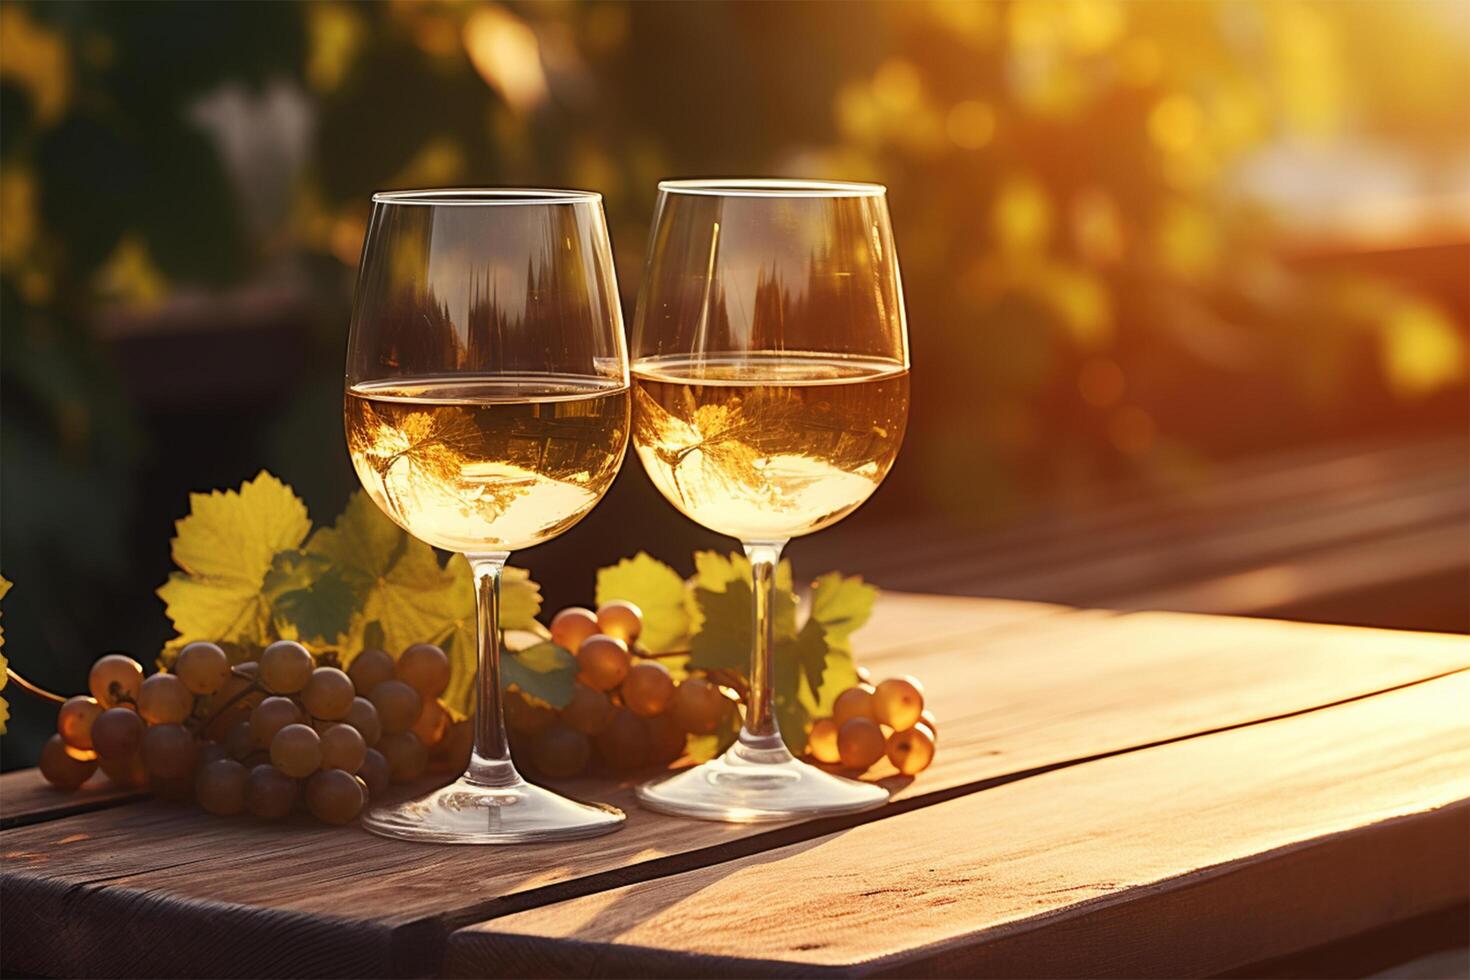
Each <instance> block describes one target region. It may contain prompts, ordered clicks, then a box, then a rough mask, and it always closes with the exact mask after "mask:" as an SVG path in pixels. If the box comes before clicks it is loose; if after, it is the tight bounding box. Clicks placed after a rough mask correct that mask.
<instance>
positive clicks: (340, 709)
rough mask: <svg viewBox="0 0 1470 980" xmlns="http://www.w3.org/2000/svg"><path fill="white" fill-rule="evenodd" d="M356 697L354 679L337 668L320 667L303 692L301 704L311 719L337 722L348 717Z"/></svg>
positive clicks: (314, 672) (313, 673)
mask: <svg viewBox="0 0 1470 980" xmlns="http://www.w3.org/2000/svg"><path fill="white" fill-rule="evenodd" d="M356 696H357V692H356V691H355V690H354V689H353V686H352V678H350V677H348V676H347V675H346V674H344V673H343V672H342V671H340V670H338V669H337V668H336V667H318V668H316V669H315V670H313V671H312V672H311V679H310V680H308V681H307V682H306V688H305V689H304V690H303V691H302V692H301V703H302V704H303V705H305V706H306V713H307V714H308V715H310V716H311V717H313V718H323V719H326V720H328V721H337V720H339V719H341V718H344V717H346V715H347V711H348V709H349V708H351V707H352V699H353V698H354V697H356Z"/></svg>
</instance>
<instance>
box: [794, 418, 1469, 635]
mask: <svg viewBox="0 0 1470 980" xmlns="http://www.w3.org/2000/svg"><path fill="white" fill-rule="evenodd" d="M1302 456H1303V457H1304V460H1293V458H1291V457H1289V456H1288V457H1286V458H1285V459H1282V458H1272V459H1270V460H1267V461H1264V462H1258V463H1252V464H1248V465H1246V466H1244V467H1236V468H1233V469H1232V468H1229V467H1227V468H1226V472H1225V473H1224V474H1223V475H1222V477H1221V478H1220V479H1219V480H1218V481H1212V482H1211V483H1210V484H1208V485H1205V486H1202V487H1197V488H1192V489H1190V490H1187V491H1180V492H1176V493H1172V494H1158V493H1154V494H1152V495H1147V496H1144V497H1142V498H1141V499H1135V500H1124V501H1121V502H1119V503H1115V504H1104V505H1100V506H1094V507H1093V508H1091V509H1089V510H1088V511H1086V512H1084V513H1081V514H1077V515H1065V516H1062V517H1054V518H1042V519H1036V520H1032V521H1029V522H1025V523H1023V524H1021V525H1020V526H1019V527H1016V528H1013V529H1008V530H1001V531H983V532H977V531H971V532H964V531H962V530H959V529H956V528H954V527H937V526H936V527H929V528H927V529H926V528H916V527H913V526H905V527H894V528H886V529H885V528H875V529H870V530H869V531H868V532H867V533H865V534H864V536H863V539H862V541H861V544H860V546H859V544H858V543H857V542H851V543H848V542H845V540H844V539H842V538H841V537H840V536H839V537H835V538H832V539H816V540H814V541H813V542H811V543H809V544H805V545H803V550H800V551H798V552H797V553H796V555H797V558H798V560H802V561H804V564H807V565H811V564H814V563H815V564H818V565H827V564H831V565H834V566H836V567H842V568H844V569H848V570H850V571H855V572H864V573H869V574H875V575H876V574H880V573H881V575H882V578H883V581H885V582H887V583H888V584H889V585H891V586H893V587H896V588H903V589H911V590H914V591H921V592H930V591H939V592H946V593H951V594H964V595H987V596H997V595H1000V596H1006V597H1012V598H1032V599H1035V598H1041V599H1049V600H1053V601H1060V602H1067V603H1072V604H1077V605H1105V606H1110V607H1116V608H1130V609H1134V608H1145V607H1149V605H1150V603H1152V602H1155V601H1161V602H1167V603H1171V605H1168V606H1167V607H1166V608H1177V609H1188V610H1191V611H1199V612H1211V611H1228V612H1233V613H1242V612H1244V613H1250V612H1253V611H1259V610H1261V609H1263V608H1265V607H1259V606H1247V607H1240V608H1231V607H1229V606H1228V604H1226V603H1227V600H1228V590H1227V595H1225V596H1217V595H1214V594H1213V593H1210V592H1209V591H1208V583H1209V582H1210V581H1211V580H1213V579H1216V578H1219V577H1222V576H1226V575H1231V574H1235V573H1246V572H1249V571H1251V570H1252V569H1254V568H1256V567H1259V566H1262V565H1269V564H1272V563H1277V562H1286V561H1292V560H1295V559H1297V558H1300V557H1302V556H1303V555H1306V554H1310V553H1314V552H1318V551H1324V550H1331V549H1335V548H1339V547H1342V546H1345V545H1354V544H1356V545H1360V546H1362V550H1363V551H1364V553H1365V554H1366V555H1367V556H1368V557H1367V558H1366V560H1365V561H1359V564H1366V567H1368V568H1369V569H1371V571H1372V573H1373V574H1374V575H1376V576H1378V581H1380V582H1382V581H1385V580H1394V579H1399V578H1404V577H1407V576H1408V575H1410V574H1411V573H1412V571H1413V570H1412V569H1411V568H1409V567H1408V566H1405V567H1403V568H1400V567H1399V565H1398V564H1396V563H1395V553H1396V552H1395V549H1394V547H1393V545H1394V543H1395V542H1398V541H1400V539H1405V538H1410V537H1413V536H1414V535H1415V534H1417V533H1428V532H1430V531H1438V533H1441V534H1443V535H1444V537H1443V538H1442V539H1441V547H1439V548H1438V549H1435V553H1436V554H1438V553H1440V552H1444V551H1445V550H1446V549H1445V547H1444V541H1451V542H1456V543H1457V544H1459V545H1460V547H1459V548H1458V551H1457V552H1455V553H1451V554H1450V555H1449V557H1448V558H1447V559H1443V560H1441V561H1440V562H1439V564H1441V565H1442V564H1443V563H1444V561H1450V562H1452V563H1453V562H1456V561H1457V562H1458V564H1456V565H1453V567H1456V568H1459V569H1462V570H1465V571H1466V573H1467V575H1470V562H1467V561H1466V557H1465V553H1464V548H1463V546H1462V545H1463V540H1464V537H1465V534H1466V533H1467V531H1470V498H1467V497H1466V495H1465V493H1464V483H1465V474H1466V472H1467V466H1470V460H1467V456H1466V445H1465V443H1464V440H1463V438H1457V439H1447V438H1432V439H1428V440H1425V441H1424V442H1422V443H1414V444H1411V445H1409V446H1406V447H1402V446H1401V447H1387V448H1382V449H1377V450H1371V451H1361V450H1354V449H1352V448H1351V447H1349V448H1344V447H1333V448H1332V449H1331V450H1330V451H1329V452H1328V453H1327V455H1326V456H1325V457H1321V458H1318V456H1317V455H1309V454H1306V453H1303V454H1302ZM1242 473H1243V475H1242ZM1441 529H1442V530H1441ZM1380 540H1381V541H1383V542H1385V545H1386V548H1387V550H1386V552H1385V553H1384V554H1382V555H1376V556H1375V555H1374V553H1373V552H1372V548H1371V544H1372V542H1374V541H1380ZM1411 547H1412V542H1408V541H1404V543H1403V546H1402V547H1398V548H1397V551H1399V552H1403V553H1404V554H1405V555H1409V556H1410V557H1417V558H1420V559H1422V557H1423V556H1422V555H1416V553H1414V552H1413V551H1412V550H1411ZM1375 557H1376V560H1374V559H1375ZM1342 559H1349V560H1355V556H1353V555H1343V556H1340V557H1339V560H1342ZM1418 563H1419V564H1422V560H1421V561H1420V562H1418ZM1411 564H1414V563H1413V562H1411ZM1180 582H1195V583H1198V584H1199V589H1197V590H1196V591H1194V592H1191V593H1178V594H1175V593H1168V592H1166V593H1165V594H1164V595H1163V596H1162V597H1161V598H1160V599H1158V600H1154V599H1144V598H1139V596H1141V595H1143V594H1149V593H1152V592H1154V591H1157V590H1166V589H1168V588H1169V587H1170V586H1173V585H1176V584H1179V583H1180ZM1338 587H1339V583H1338V582H1337V580H1336V578H1333V577H1328V578H1320V579H1317V578H1312V579H1305V580H1303V581H1302V582H1300V583H1298V585H1297V589H1298V590H1301V591H1302V593H1303V594H1304V595H1305V596H1306V598H1307V599H1311V600H1315V599H1318V598H1321V597H1322V596H1324V595H1332V594H1337V593H1335V592H1333V591H1331V590H1333V589H1336V588H1338ZM1202 593H1203V595H1204V598H1205V600H1207V601H1204V602H1201V601H1199V600H1200V597H1201V594H1202ZM1191 603H1194V604H1191Z"/></svg>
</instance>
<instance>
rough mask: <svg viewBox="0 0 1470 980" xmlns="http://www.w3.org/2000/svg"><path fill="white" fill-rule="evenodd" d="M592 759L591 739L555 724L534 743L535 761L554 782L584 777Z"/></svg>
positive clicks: (532, 749) (532, 750)
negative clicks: (579, 776) (555, 780)
mask: <svg viewBox="0 0 1470 980" xmlns="http://www.w3.org/2000/svg"><path fill="white" fill-rule="evenodd" d="M591 758H592V743H591V742H589V741H588V740H587V736H586V735H584V734H582V733H581V732H579V731H577V730H576V729H574V728H568V727H567V726H565V725H552V726H551V727H550V728H547V729H546V730H544V731H542V732H541V733H540V734H539V735H537V736H536V737H535V739H534V740H532V742H531V762H532V764H534V765H535V766H536V768H537V769H539V770H540V771H541V772H542V773H544V774H546V775H547V776H550V777H552V778H553V779H568V778H570V777H572V776H578V775H581V773H582V771H583V770H585V769H586V768H587V763H588V761H590V760H591Z"/></svg>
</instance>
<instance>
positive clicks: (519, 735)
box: [506, 601, 736, 778]
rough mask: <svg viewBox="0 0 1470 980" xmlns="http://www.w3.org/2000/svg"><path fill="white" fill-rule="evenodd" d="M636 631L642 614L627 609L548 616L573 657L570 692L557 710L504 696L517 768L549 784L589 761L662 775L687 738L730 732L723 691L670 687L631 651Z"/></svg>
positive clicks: (689, 681) (689, 684)
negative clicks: (520, 765)
mask: <svg viewBox="0 0 1470 980" xmlns="http://www.w3.org/2000/svg"><path fill="white" fill-rule="evenodd" d="M642 630H643V613H642V611H641V610H640V609H639V608H638V607H637V606H636V605H634V604H633V603H631V602H623V601H614V602H609V603H606V604H604V605H602V606H601V607H599V608H598V609H597V611H596V612H593V611H592V610H590V609H584V608H581V607H579V606H572V607H570V608H567V609H563V610H562V611H561V612H559V613H557V614H556V616H555V617H554V618H553V619H552V620H551V639H552V642H554V643H556V644H557V645H558V646H560V647H561V648H562V649H564V650H570V651H573V652H574V653H575V654H576V657H577V667H578V673H577V677H576V682H575V685H576V686H575V688H574V690H573V693H572V699H571V700H570V701H569V702H568V703H567V704H566V706H565V707H563V708H561V709H560V710H557V709H554V708H552V707H550V706H549V705H547V704H545V703H543V702H540V701H537V700H535V699H534V698H530V697H527V696H526V695H524V694H522V693H519V692H512V693H510V694H509V695H508V696H507V698H506V725H507V727H508V728H509V729H510V736H511V742H512V746H513V748H514V750H515V752H516V756H517V758H518V759H519V760H523V761H524V762H525V763H526V764H527V765H528V766H530V767H531V768H534V769H536V770H537V771H539V772H541V773H542V774H544V775H547V776H552V777H557V778H566V777H569V776H576V775H578V774H580V773H582V772H585V771H586V770H587V769H588V767H589V766H590V765H592V763H593V762H594V761H596V762H598V763H600V764H601V765H602V766H604V767H606V768H608V769H611V770H613V771H616V772H628V771H630V770H635V769H641V768H644V767H646V766H662V765H667V764H669V763H670V762H673V761H674V760H675V759H678V758H679V757H680V756H682V755H683V754H684V749H685V745H686V743H687V741H688V737H689V736H690V735H709V734H712V733H714V732H716V731H718V730H720V729H721V727H722V726H725V727H728V726H729V724H730V722H731V720H732V719H733V717H734V714H735V710H736V708H735V701H734V700H733V699H732V697H731V696H730V695H729V694H727V691H726V689H724V688H722V687H720V686H719V685H718V684H716V683H714V682H713V681H711V680H710V679H709V678H707V677H703V676H700V675H690V676H688V677H685V678H684V679H683V680H682V681H679V682H675V680H674V678H673V676H672V675H670V673H669V669H668V668H667V667H665V666H664V665H663V664H662V663H660V662H659V660H658V659H657V658H654V657H651V656H647V655H644V654H643V651H642V650H641V649H640V648H639V646H638V635H639V634H640V633H641V632H642Z"/></svg>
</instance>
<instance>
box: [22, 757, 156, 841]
mask: <svg viewBox="0 0 1470 980" xmlns="http://www.w3.org/2000/svg"><path fill="white" fill-rule="evenodd" d="M143 798H144V794H142V793H137V792H134V791H132V790H126V789H118V788H117V787H116V786H114V785H113V784H112V783H111V782H110V781H109V780H108V779H107V777H106V776H104V775H102V774H101V773H100V772H99V773H96V774H95V775H93V776H92V778H91V779H89V780H87V782H86V783H85V784H84V785H83V786H82V788H81V789H79V790H75V791H69V790H60V789H57V788H56V787H55V786H52V785H51V784H50V783H48V782H46V780H44V779H42V778H41V772H40V770H38V769H18V770H16V771H15V772H8V773H6V774H5V775H3V776H0V830H5V829H8V828H10V827H24V826H25V825H26V824H31V823H41V822H42V821H46V820H56V819H58V818H60V817H68V816H72V815H73V814H77V813H87V812H88V811H91V810H98V809H103V808H105V807H110V806H116V805H118V804H121V803H130V802H134V801H137V800H141V799H143Z"/></svg>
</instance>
